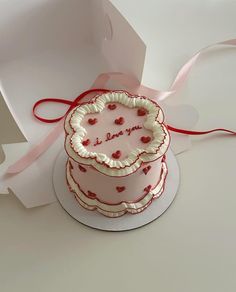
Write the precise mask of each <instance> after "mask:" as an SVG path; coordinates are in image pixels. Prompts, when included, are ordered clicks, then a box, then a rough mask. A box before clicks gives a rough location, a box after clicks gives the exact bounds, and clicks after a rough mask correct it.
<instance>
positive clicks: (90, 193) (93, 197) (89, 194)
mask: <svg viewBox="0 0 236 292" xmlns="http://www.w3.org/2000/svg"><path fill="white" fill-rule="evenodd" d="M96 196H97V195H96V194H95V193H93V192H90V191H88V197H89V198H91V199H95V198H96Z"/></svg>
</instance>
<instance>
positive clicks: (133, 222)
mask: <svg viewBox="0 0 236 292" xmlns="http://www.w3.org/2000/svg"><path fill="white" fill-rule="evenodd" d="M67 157H68V156H67V154H66V153H65V150H64V149H63V150H62V151H61V152H60V153H59V155H58V157H57V159H56V162H55V165H54V169H53V185H54V189H55V193H56V196H57V199H58V201H59V202H60V204H61V206H62V207H63V209H64V210H65V211H66V212H67V213H68V214H69V215H71V216H72V217H73V218H74V219H75V220H77V221H78V222H80V223H82V224H84V225H87V226H89V227H92V228H95V229H100V230H105V231H125V230H131V229H135V228H138V227H141V226H143V225H146V224H148V223H150V222H152V221H154V220H155V219H157V218H158V217H159V216H161V215H162V214H163V213H164V212H165V211H166V210H167V209H168V207H169V206H170V205H171V203H172V202H173V200H174V198H175V196H176V193H177V190H178V187H179V182H180V172H179V166H178V162H177V160H176V157H175V156H174V154H173V152H172V151H171V149H169V150H168V152H167V154H166V159H167V160H166V162H167V166H168V175H167V178H166V184H165V190H164V192H163V194H162V195H161V196H160V197H159V198H158V199H156V200H154V201H153V202H152V204H151V205H150V206H148V208H147V209H145V210H144V211H143V212H141V213H139V214H135V215H131V214H125V215H123V216H121V217H118V218H108V217H105V216H103V215H102V214H100V213H98V212H97V211H89V210H86V209H84V208H83V207H81V206H80V204H79V203H78V201H77V200H76V199H75V197H74V194H73V193H72V192H70V191H69V189H68V186H67V182H66V175H65V171H66V167H65V165H66V161H67Z"/></svg>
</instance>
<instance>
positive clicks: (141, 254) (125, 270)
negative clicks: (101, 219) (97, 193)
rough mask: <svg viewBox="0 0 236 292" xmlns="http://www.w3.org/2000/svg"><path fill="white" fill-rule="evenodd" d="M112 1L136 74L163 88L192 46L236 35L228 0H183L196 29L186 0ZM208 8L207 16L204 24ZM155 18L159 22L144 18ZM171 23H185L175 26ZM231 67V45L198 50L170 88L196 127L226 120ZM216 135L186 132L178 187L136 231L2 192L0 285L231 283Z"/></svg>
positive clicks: (230, 116)
mask: <svg viewBox="0 0 236 292" xmlns="http://www.w3.org/2000/svg"><path fill="white" fill-rule="evenodd" d="M113 2H114V3H115V4H116V5H117V7H119V8H120V10H121V11H122V12H123V13H124V14H125V15H126V16H127V18H128V20H129V21H130V22H131V23H132V24H133V25H134V27H135V28H136V29H137V30H140V33H141V35H142V37H143V36H144V35H145V36H146V37H144V39H145V38H146V39H145V41H146V42H147V44H148V48H149V49H148V50H149V51H150V52H149V56H148V57H147V67H146V68H145V76H144V79H145V82H146V84H149V85H151V86H155V87H157V88H161V89H164V88H167V87H168V84H170V81H171V80H172V79H173V77H174V76H175V73H176V72H177V69H178V68H179V66H180V65H181V64H183V62H184V61H186V60H187V59H188V58H189V57H190V56H191V55H192V54H193V53H194V52H196V51H197V50H198V49H200V48H201V47H203V46H205V45H207V44H209V43H212V42H215V41H220V40H224V39H227V38H230V37H233V35H234V36H236V31H235V30H236V19H235V17H234V19H233V17H232V16H233V13H234V15H235V11H236V10H235V2H234V1H198V3H200V4H197V3H195V2H197V1H191V3H192V5H194V7H195V8H196V11H197V13H198V14H199V13H200V12H201V9H200V7H203V8H202V9H203V11H204V13H202V19H201V20H199V19H198V22H199V23H198V25H200V28H199V33H197V26H196V21H197V20H196V19H194V14H193V15H192V16H190V17H187V16H186V17H185V15H188V13H187V12H188V9H190V8H189V7H188V5H190V4H186V3H190V2H189V1H173V2H172V3H173V5H172V6H171V7H172V10H171V11H172V12H171V13H169V14H168V13H167V11H168V9H169V6H170V5H171V4H170V2H169V1H166V2H165V4H164V1H151V0H149V1H145V3H146V6H145V5H144V3H142V4H141V3H140V4H139V5H135V4H136V3H137V1H134V0H132V1H131V0H129V1H127V0H126V1H124V0H123V1H118V0H116V1H113ZM143 2H144V1H143ZM177 2H178V5H177ZM184 4H185V5H184ZM168 5H169V6H168ZM175 6H176V7H175ZM144 7H145V8H144ZM177 7H179V8H177ZM180 8H183V9H180ZM178 9H180V10H178ZM199 9H200V11H199ZM173 11H176V13H177V12H179V13H180V14H181V13H183V11H185V14H184V15H180V17H182V18H181V19H182V20H181V21H180V23H179V24H178V23H175V22H174V23H173V21H172V22H171V20H172V19H173V17H171V15H172V13H173ZM181 11H182V12H181ZM213 12H214V13H215V14H216V21H215V23H212V22H211V23H210V24H209V23H208V24H207V20H206V19H207V16H209V17H210V16H211V17H212V14H213ZM167 14H168V15H169V16H170V19H168V17H167ZM165 16H166V17H165ZM220 16H221V17H222V19H220ZM155 17H157V19H159V20H160V21H159V22H158V21H157V22H158V25H159V26H160V25H161V29H160V28H157V29H156V28H154V27H153V25H154V23H155ZM178 25H179V27H178ZM204 25H206V29H205V30H204V28H203V26H204ZM181 26H183V27H185V30H184V29H183V30H181V33H179V34H177V29H178V28H179V29H180V28H181ZM171 27H172V28H173V31H171V29H170V28H171ZM220 28H221V29H220ZM160 31H162V32H163V34H160ZM165 31H166V34H164V32H165ZM200 36H201V37H200ZM165 38H166V42H165ZM178 38H179V39H180V42H178V41H177V39H178ZM167 40H168V41H167ZM188 41H189V42H190V44H187V42H188ZM181 48H182V54H181V53H180V51H181ZM158 49H159V50H158ZM155 53H156V58H155V59H154V56H155ZM150 56H152V57H150ZM151 59H152V60H153V61H152V62H151ZM235 72H236V50H235V49H234V50H233V49H228V50H222V51H216V52H214V53H213V54H211V55H210V54H206V55H205V56H204V57H203V58H202V59H201V60H200V62H199V63H198V64H197V65H196V67H195V68H194V70H193V72H192V74H191V77H190V79H189V81H188V82H187V84H186V86H185V87H184V88H183V90H182V91H181V92H180V93H179V94H177V95H176V96H175V97H173V99H175V100H176V101H180V100H184V101H185V102H187V103H190V104H192V105H194V106H195V107H196V108H197V109H198V110H199V112H200V121H199V123H198V125H197V128H198V129H207V128H210V127H218V126H220V127H229V128H234V129H236V117H235V108H236V99H235V93H234V92H235V90H236V85H235V76H236V74H235ZM156 76H158V77H156ZM157 79H158V80H157ZM1 117H2V116H1ZM1 117H0V118H1ZM224 137H225V138H224ZM226 137H227V136H222V135H220V136H219V135H213V136H211V137H208V138H206V137H204V138H195V139H194V141H193V145H192V148H191V150H189V151H188V152H185V153H182V154H181V155H179V156H178V161H179V164H180V167H181V186H180V189H179V192H178V194H177V197H176V199H175V201H174V203H173V204H172V206H171V207H170V208H169V209H168V211H167V212H166V213H165V214H164V215H163V216H161V217H160V218H159V219H158V220H156V221H154V222H153V223H151V224H149V225H147V226H144V227H142V228H140V229H137V230H133V231H129V232H121V233H109V232H102V231H97V230H93V229H91V228H88V227H86V226H83V225H82V224H79V223H78V222H77V221H75V220H73V219H72V218H71V217H70V216H69V215H68V214H67V213H66V212H65V211H64V210H63V209H62V208H61V206H60V205H59V203H54V204H51V205H48V206H44V207H39V208H33V209H25V208H24V207H23V206H22V204H21V203H20V202H19V201H18V200H17V199H16V197H15V196H14V195H13V194H12V193H11V192H10V193H9V195H0V234H1V238H0V254H1V256H0V291H1V292H6V291H7V292H8V291H11V292H13V291H14V292H15V291H27V292H28V291H83V292H87V291H114V292H115V291H137V292H140V291H165V292H176V291H177V292H185V291H186V292H187V291H188V292H195V291H196V292H199V291H207V292H209V291H214V292H218V291H219V292H222V291H230V292H231V291H235V289H236V248H235V246H236V223H235V222H236V212H235V206H236V187H235V179H236V172H235V165H236V138H235V137H228V138H226ZM0 142H1V141H0ZM3 158H4V156H3V153H1V152H0V161H1V160H3Z"/></svg>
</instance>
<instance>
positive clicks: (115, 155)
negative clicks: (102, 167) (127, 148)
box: [112, 150, 121, 159]
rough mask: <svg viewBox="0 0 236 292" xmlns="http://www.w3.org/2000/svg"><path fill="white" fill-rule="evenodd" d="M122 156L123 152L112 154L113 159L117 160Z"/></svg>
mask: <svg viewBox="0 0 236 292" xmlns="http://www.w3.org/2000/svg"><path fill="white" fill-rule="evenodd" d="M120 156H121V151H120V150H117V151H116V152H114V153H112V157H113V158H115V159H119V158H120Z"/></svg>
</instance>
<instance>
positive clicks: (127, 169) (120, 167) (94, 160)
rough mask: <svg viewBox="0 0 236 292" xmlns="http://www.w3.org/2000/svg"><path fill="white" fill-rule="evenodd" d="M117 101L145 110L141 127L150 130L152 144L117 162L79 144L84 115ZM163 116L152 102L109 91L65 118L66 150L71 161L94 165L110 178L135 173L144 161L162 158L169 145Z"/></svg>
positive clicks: (82, 136)
mask: <svg viewBox="0 0 236 292" xmlns="http://www.w3.org/2000/svg"><path fill="white" fill-rule="evenodd" d="M111 102H117V103H120V104H123V105H125V106H127V107H130V108H134V107H137V108H145V109H147V111H148V114H147V118H146V121H145V122H144V124H143V125H144V127H145V128H146V129H148V130H151V131H152V134H153V137H154V139H153V141H152V142H151V143H150V145H149V146H148V147H147V148H145V149H141V148H136V149H134V150H133V151H131V153H130V154H129V156H128V157H127V158H126V159H124V160H122V161H120V160H118V161H117V160H113V159H111V158H109V157H108V156H107V155H105V154H104V153H96V152H89V151H87V150H86V148H85V147H84V146H83V145H82V141H83V138H84V136H85V135H86V130H85V128H83V127H82V126H81V125H80V122H81V121H82V120H83V118H84V117H85V115H86V114H88V113H99V112H101V111H102V110H103V109H104V108H105V106H106V104H107V103H111ZM163 120H164V114H163V112H162V110H161V108H160V107H159V106H158V104H157V103H155V102H154V101H152V100H150V99H148V98H146V97H144V96H136V95H131V94H129V93H127V92H125V91H111V92H109V93H105V94H101V95H97V96H95V97H94V98H93V99H92V100H91V101H90V102H88V103H86V104H82V105H78V106H77V107H76V108H74V109H73V110H72V111H71V112H69V113H68V115H67V117H66V119H65V124H64V127H65V132H66V139H65V150H66V152H67V154H68V156H69V157H71V158H72V159H73V160H74V161H76V162H79V163H82V164H86V165H90V166H93V167H94V168H95V169H97V170H98V171H99V172H101V173H104V174H106V175H110V176H124V175H129V174H131V173H133V172H135V171H136V170H137V169H138V168H140V167H141V165H142V164H143V163H145V162H150V161H154V160H157V159H158V158H160V157H162V156H163V155H164V154H165V153H166V151H167V149H168V147H169V144H170V136H169V133H168V130H167V128H166V126H165V125H164V124H163Z"/></svg>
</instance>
